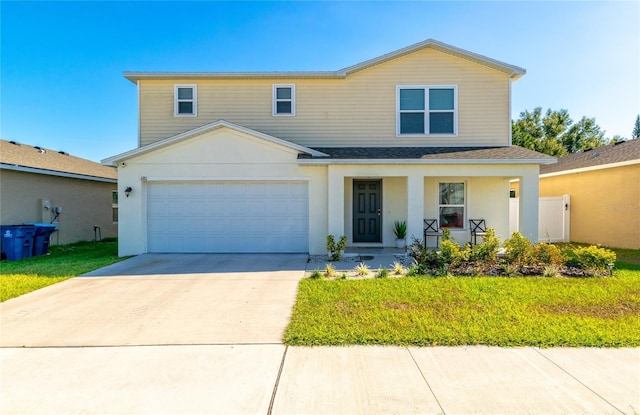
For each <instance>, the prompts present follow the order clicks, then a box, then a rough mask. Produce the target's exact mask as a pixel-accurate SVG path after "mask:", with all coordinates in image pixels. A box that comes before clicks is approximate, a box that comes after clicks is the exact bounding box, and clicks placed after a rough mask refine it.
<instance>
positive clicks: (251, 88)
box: [139, 49, 511, 146]
mask: <svg viewBox="0 0 640 415" xmlns="http://www.w3.org/2000/svg"><path fill="white" fill-rule="evenodd" d="M510 82H511V80H510V78H509V77H508V75H506V74H504V73H502V72H498V71H496V70H493V69H490V68H488V67H486V66H482V65H480V64H477V63H473V62H470V61H468V60H464V59H461V58H457V57H453V56H451V55H448V54H445V53H442V52H438V51H435V50H433V49H422V50H419V51H416V52H414V53H411V54H408V55H405V56H402V57H400V58H397V59H393V60H391V61H388V62H385V63H382V64H379V65H377V66H374V67H371V68H368V69H365V70H362V71H359V72H356V73H354V74H351V75H349V76H348V77H347V78H345V79H286V78H285V79H223V80H204V79H198V80H193V79H191V80H190V79H176V80H142V81H140V103H139V106H140V144H141V145H146V144H149V143H152V142H155V141H158V140H160V139H163V138H167V137H171V136H173V135H176V134H178V133H182V132H184V131H188V130H191V129H193V128H196V127H199V126H202V125H205V124H208V123H210V122H213V121H216V120H220V119H223V120H227V121H230V122H233V123H236V124H238V125H242V126H244V127H248V128H251V129H254V130H257V131H260V132H263V133H266V134H270V135H273V136H276V137H279V138H282V139H285V140H289V141H292V142H294V143H298V144H301V145H306V146H314V145H315V146H322V145H327V146H331V145H354V146H357V145H390V144H391V145H416V144H420V145H454V146H455V145H457V146H460V145H480V146H482V145H508V144H509V137H510V130H511V121H510V117H509V88H510ZM176 84H195V85H197V100H198V102H197V107H198V114H197V117H174V115H173V114H174V104H173V101H174V85H176ZM273 84H295V86H296V97H295V98H296V115H295V116H293V117H289V116H287V117H282V116H275V117H274V116H272V86H273ZM397 85H456V86H457V91H458V135H457V136H448V135H445V136H422V137H406V136H404V137H402V136H401V137H396V86H397Z"/></svg>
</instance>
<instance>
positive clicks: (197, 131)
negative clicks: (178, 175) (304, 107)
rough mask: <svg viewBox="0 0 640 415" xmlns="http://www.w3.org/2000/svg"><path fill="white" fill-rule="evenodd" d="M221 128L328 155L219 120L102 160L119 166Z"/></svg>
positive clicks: (302, 151)
mask: <svg viewBox="0 0 640 415" xmlns="http://www.w3.org/2000/svg"><path fill="white" fill-rule="evenodd" d="M220 128H229V129H231V130H234V131H238V132H241V133H244V134H248V135H251V136H253V137H256V138H259V139H262V140H265V141H267V142H270V143H273V144H277V145H279V146H282V147H286V148H288V149H291V150H295V151H298V152H300V153H304V154H308V155H310V156H314V157H325V156H326V154H324V153H321V152H319V151H316V150H313V149H310V148H307V147H304V146H301V145H298V144H294V143H292V142H290V141H286V140H282V139H280V138H277V137H274V136H271V135H268V134H264V133H261V132H259V131H255V130H252V129H250V128H246V127H242V126H240V125H237V124H234V123H231V122H229V121H225V120H218V121H214V122H212V123H209V124H205V125H203V126H201V127H198V128H194V129H192V130H189V131H185V132H184V133H180V134H177V135H174V136H173V137H168V138H165V139H164V140H160V141H156V142H154V143H151V144H147V145H146V146H143V147H138V148H135V149H133V150H130V151H127V152H125V153H121V154H117V155H115V156H112V157H109V158H106V159H104V160H102V164H104V165H107V166H115V165H117V163H118V162H120V161H122V160H126V159H129V158H131V157H135V156H139V155H142V154H146V153H149V152H151V151H155V150H158V149H160V148H163V147H166V146H168V145H171V144H175V143H179V142H181V141H184V140H188V139H190V138H192V137H195V136H198V135H201V134H204V133H208V132H210V131H214V130H217V129H220Z"/></svg>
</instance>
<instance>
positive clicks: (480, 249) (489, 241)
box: [470, 228, 500, 263]
mask: <svg viewBox="0 0 640 415" xmlns="http://www.w3.org/2000/svg"><path fill="white" fill-rule="evenodd" d="M499 248H500V239H499V238H498V237H497V236H496V232H495V230H493V229H491V228H487V234H486V235H485V236H484V238H483V240H482V243H480V244H477V245H475V246H474V247H473V248H471V253H470V259H472V260H474V261H480V262H483V263H494V262H496V261H497V259H498V258H497V256H498V249H499Z"/></svg>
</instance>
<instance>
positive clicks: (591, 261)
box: [573, 245, 616, 271]
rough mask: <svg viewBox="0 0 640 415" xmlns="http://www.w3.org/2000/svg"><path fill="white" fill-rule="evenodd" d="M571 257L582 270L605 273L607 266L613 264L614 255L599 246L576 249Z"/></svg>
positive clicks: (614, 260)
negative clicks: (573, 257)
mask: <svg viewBox="0 0 640 415" xmlns="http://www.w3.org/2000/svg"><path fill="white" fill-rule="evenodd" d="M573 255H574V256H575V259H576V260H577V262H578V264H579V265H580V266H581V267H582V268H586V269H588V270H591V271H606V270H607V269H608V268H607V265H608V264H615V262H616V253H615V252H613V251H611V250H609V249H606V248H601V247H600V246H595V245H591V246H587V247H578V248H575V249H574V250H573Z"/></svg>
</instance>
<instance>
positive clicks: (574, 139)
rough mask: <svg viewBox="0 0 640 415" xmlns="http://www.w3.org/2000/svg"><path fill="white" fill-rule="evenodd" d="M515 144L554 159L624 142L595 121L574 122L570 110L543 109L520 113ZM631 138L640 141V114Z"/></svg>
mask: <svg viewBox="0 0 640 415" xmlns="http://www.w3.org/2000/svg"><path fill="white" fill-rule="evenodd" d="M511 131H512V142H513V144H514V145H518V146H521V147H525V148H528V149H530V150H535V151H538V152H540V153H544V154H548V155H550V156H554V157H562V156H565V155H567V154H571V153H577V152H580V151H584V150H589V149H592V148H596V147H600V146H604V145H607V144H611V143H615V142H618V141H624V140H625V139H626V138H624V137H621V136H619V135H616V136H613V137H611V138H607V137H605V131H602V130H601V129H600V126H599V125H598V124H597V123H596V119H595V118H589V117H582V118H581V119H580V120H579V121H578V122H574V121H573V119H572V118H571V116H570V115H569V111H567V110H566V109H561V110H559V111H555V110H552V109H548V110H547V111H546V112H545V113H544V114H543V113H542V108H541V107H538V108H535V109H534V110H533V111H524V112H521V113H520V117H519V118H518V119H517V120H512V121H511ZM631 138H634V139H635V138H640V115H638V116H637V117H636V120H635V123H634V127H633V131H632V133H631Z"/></svg>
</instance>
